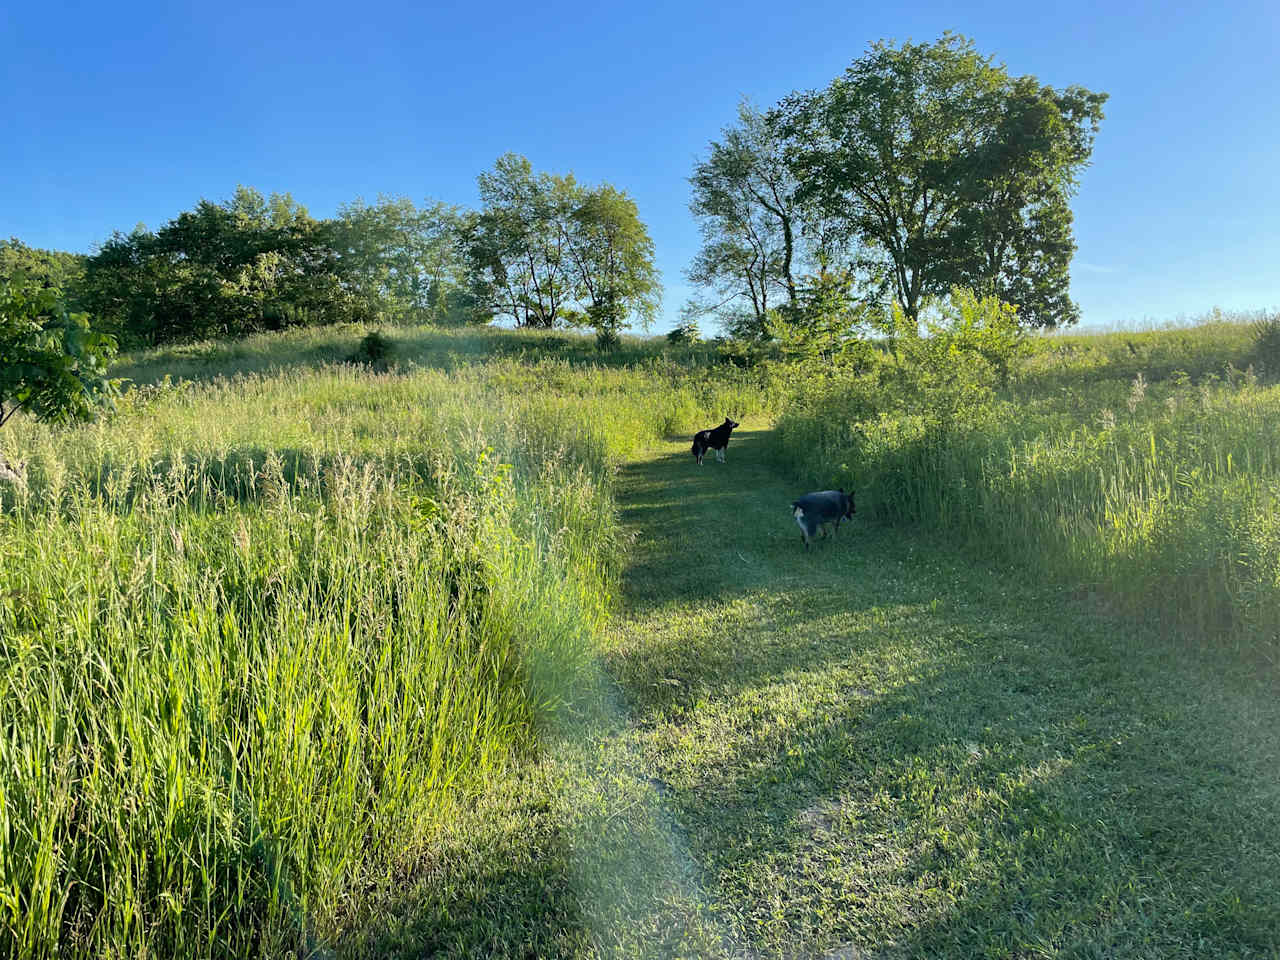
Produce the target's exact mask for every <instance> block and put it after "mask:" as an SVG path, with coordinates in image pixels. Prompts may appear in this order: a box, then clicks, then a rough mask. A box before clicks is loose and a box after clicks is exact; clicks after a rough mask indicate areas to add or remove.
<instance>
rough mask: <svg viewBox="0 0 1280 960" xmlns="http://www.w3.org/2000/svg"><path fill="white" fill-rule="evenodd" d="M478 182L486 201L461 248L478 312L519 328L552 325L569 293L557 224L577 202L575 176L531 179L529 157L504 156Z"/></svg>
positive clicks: (511, 154)
mask: <svg viewBox="0 0 1280 960" xmlns="http://www.w3.org/2000/svg"><path fill="white" fill-rule="evenodd" d="M476 180H477V183H478V185H479V188H480V199H481V201H482V203H483V204H484V206H483V208H482V209H481V211H480V213H479V214H478V216H477V217H476V218H475V219H474V220H473V222H472V223H471V224H470V228H469V231H468V236H467V237H466V239H465V241H464V249H465V250H466V256H467V262H468V268H469V271H470V276H471V292H472V295H473V297H474V300H475V302H476V304H477V309H479V310H480V311H481V312H482V313H485V314H488V315H490V316H492V315H495V314H496V315H498V316H509V317H511V318H512V319H513V320H514V321H515V323H516V326H518V327H541V328H544V329H550V328H551V327H554V326H555V325H556V322H557V321H558V320H560V319H562V317H561V309H562V308H563V307H564V306H565V305H566V301H567V300H568V299H569V297H570V288H569V281H568V278H567V276H566V268H567V267H568V263H567V259H566V255H565V250H564V231H563V229H562V227H561V225H562V223H563V220H564V218H566V217H567V216H568V214H569V211H570V210H571V209H572V204H573V200H574V199H575V198H574V192H575V189H576V184H575V183H574V182H573V178H572V177H568V178H557V177H552V176H550V175H549V174H545V173H543V174H538V175H537V176H535V175H534V173H533V165H532V164H531V163H529V161H528V160H526V159H525V158H524V157H521V156H518V155H516V154H514V153H508V154H504V155H503V156H501V157H499V158H498V161H497V162H496V163H495V164H494V167H493V170H492V171H488V172H486V173H482V174H480V176H479V177H477V178H476Z"/></svg>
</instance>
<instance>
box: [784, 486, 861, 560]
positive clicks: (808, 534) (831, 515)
mask: <svg viewBox="0 0 1280 960" xmlns="http://www.w3.org/2000/svg"><path fill="white" fill-rule="evenodd" d="M857 512H858V511H857V508H856V507H855V506H854V503H853V494H852V493H845V492H844V491H843V490H822V491H820V492H818V493H806V494H805V495H804V496H803V497H800V498H798V499H796V500H792V501H791V515H792V516H793V517H795V519H796V525H797V526H799V527H800V539H801V540H802V541H804V548H805V549H806V550H808V549H809V542H810V540H812V539H813V535H814V534H815V533H817V532H818V530H820V529H822V535H823V537H825V536H826V535H827V531H826V530H825V529H823V524H826V523H834V524H835V529H837V530H839V529H840V521H841V520H852V519H853V515H854V514H855V513H857Z"/></svg>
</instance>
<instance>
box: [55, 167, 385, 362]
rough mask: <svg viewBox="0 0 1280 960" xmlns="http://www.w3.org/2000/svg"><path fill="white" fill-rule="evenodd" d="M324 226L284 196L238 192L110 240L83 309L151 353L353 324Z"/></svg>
mask: <svg viewBox="0 0 1280 960" xmlns="http://www.w3.org/2000/svg"><path fill="white" fill-rule="evenodd" d="M341 266H342V264H341V262H340V260H339V258H338V256H337V253H336V251H335V249H334V239H333V236H332V231H331V228H330V227H329V225H328V224H327V223H325V222H321V221H316V220H314V219H312V218H311V217H310V216H309V215H308V213H307V211H306V209H305V208H304V207H302V206H300V205H299V204H298V203H296V202H295V201H294V200H293V198H292V197H291V196H289V195H288V194H272V196H271V197H270V198H269V199H268V198H264V197H263V196H262V194H261V193H259V192H258V191H256V190H253V189H252V188H248V187H239V188H237V190H236V192H235V194H234V196H233V197H232V198H231V199H230V200H229V201H227V202H225V203H221V204H216V203H211V202H209V201H208V200H201V201H200V202H199V203H198V204H196V206H195V208H194V209H193V210H189V211H186V212H184V213H181V214H179V215H178V216H177V217H176V218H175V219H173V220H171V221H169V223H167V224H166V225H165V226H163V227H162V228H161V229H160V230H158V231H156V232H155V233H152V232H151V231H149V230H147V229H146V228H145V227H141V226H140V227H138V228H136V229H135V230H134V231H133V233H131V234H128V235H127V236H126V235H124V234H121V233H118V232H117V233H115V234H113V235H112V237H111V238H110V239H108V240H107V242H106V243H104V244H103V245H102V247H101V248H100V249H99V250H98V252H97V253H96V254H95V255H94V256H92V257H90V258H89V260H88V262H87V264H86V267H85V275H84V279H83V281H82V282H81V283H80V284H79V288H80V296H81V300H82V302H83V303H84V305H85V306H86V307H87V308H88V309H89V310H90V312H91V313H92V314H93V315H94V316H95V317H97V318H98V319H99V321H100V322H101V323H102V324H103V325H104V326H105V327H106V328H107V329H109V330H111V331H113V332H115V333H118V334H119V335H121V336H123V337H127V338H128V339H130V340H132V341H134V342H140V343H147V344H154V343H165V342H171V341H175V340H189V339H196V338H201V337H214V336H244V335H245V334H248V333H253V332H256V331H259V330H275V329H280V328H282V327H286V326H292V325H296V324H302V323H317V322H319V323H332V322H336V321H340V320H352V319H359V318H360V317H361V316H362V312H361V304H360V303H359V301H358V300H357V298H356V297H355V296H354V294H353V293H352V290H351V285H350V284H348V283H346V282H345V281H344V278H343V276H342V274H341Z"/></svg>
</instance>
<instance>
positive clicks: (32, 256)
mask: <svg viewBox="0 0 1280 960" xmlns="http://www.w3.org/2000/svg"><path fill="white" fill-rule="evenodd" d="M84 262H85V257H84V255H83V254H79V253H65V252H63V251H61V250H40V249H37V248H36V247H29V246H27V245H26V244H25V243H23V242H22V241H21V240H19V239H18V238H17V237H11V238H10V239H8V240H0V279H2V278H6V277H13V276H14V275H15V274H17V273H18V272H19V271H21V272H23V273H25V274H26V275H27V276H28V277H30V278H31V279H33V280H36V281H38V282H39V283H40V284H41V285H43V286H47V287H56V288H58V289H59V290H62V291H63V292H64V293H70V291H72V290H73V288H74V287H75V285H76V284H77V283H78V282H79V280H80V277H81V276H82V275H83V274H84Z"/></svg>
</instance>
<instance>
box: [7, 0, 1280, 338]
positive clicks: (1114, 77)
mask: <svg viewBox="0 0 1280 960" xmlns="http://www.w3.org/2000/svg"><path fill="white" fill-rule="evenodd" d="M442 7H447V9H431V8H430V5H422V4H416V3H415V4H410V3H395V2H383V0H366V2H363V3H342V4H337V3H333V2H331V0H318V2H313V3H305V4H304V3H298V4H296V5H295V4H290V5H277V4H243V5H237V4H234V3H209V2H203V0H202V2H190V0H178V2H171V3H154V4H138V3H128V2H123V3H110V4H103V3H79V4H75V3H61V4H59V3H47V2H46V3H40V2H14V3H8V4H4V5H3V9H0V80H2V83H0V90H2V91H3V92H0V116H2V117H3V118H4V128H5V130H6V134H7V135H6V136H5V137H4V143H3V147H0V236H8V235H14V236H17V237H19V238H20V239H22V240H23V241H25V242H26V243H29V244H31V245H33V246H40V247H53V248H58V249H64V250H76V251H85V252H87V251H90V250H92V249H93V248H94V246H95V245H96V244H98V243H100V242H102V241H103V240H104V239H105V238H106V237H107V236H108V235H109V234H110V233H111V231H112V230H114V229H121V230H125V231H127V230H129V229H131V228H132V227H133V225H134V224H136V223H139V222H143V223H146V224H147V225H148V226H151V227H153V228H154V227H157V226H159V225H161V224H163V223H164V222H165V221H167V220H169V219H170V218H172V217H174V216H176V215H177V214H178V213H179V212H181V211H183V210H186V209H189V208H190V207H191V206H193V205H194V203H195V202H196V201H197V200H199V199H200V198H201V197H206V198H208V199H211V200H222V199H225V198H227V197H228V196H230V194H231V193H232V191H233V190H234V189H235V186H236V184H238V183H243V184H247V185H251V186H254V187H257V188H258V189H260V190H262V191H263V192H264V193H270V192H272V191H280V192H285V191H288V192H290V193H292V194H293V196H294V197H295V199H297V200H298V201H300V202H302V203H303V204H305V205H306V206H307V207H308V208H309V209H310V210H311V212H312V214H314V215H316V216H329V215H331V214H332V213H333V212H334V211H335V210H336V209H337V207H338V205H339V204H340V203H342V202H344V201H348V200H351V199H353V198H355V197H357V196H364V197H365V198H367V199H373V198H375V197H376V196H377V195H378V194H379V193H388V194H397V195H399V194H402V195H406V196H409V197H411V198H413V199H414V200H422V199H424V198H432V199H442V200H447V201H450V202H454V203H460V204H465V205H474V203H475V202H476V194H475V176H476V174H477V173H479V172H480V171H481V170H484V169H487V168H489V167H491V166H492V164H493V162H494V160H495V159H496V158H497V157H498V156H499V155H500V154H502V153H504V152H506V151H509V150H510V151H515V152H517V153H522V154H524V155H526V156H527V157H529V159H530V160H531V161H532V162H533V164H534V167H535V169H538V170H546V171H551V172H567V171H570V170H572V171H573V172H574V173H575V174H576V175H577V176H578V178H579V179H581V180H586V181H589V182H596V181H600V180H607V181H609V182H610V183H613V184H614V185H615V186H618V187H620V188H622V189H625V190H627V191H629V192H630V193H631V194H632V196H633V197H635V199H636V201H637V203H638V205H639V208H640V214H641V217H642V218H643V219H644V220H645V222H646V223H648V225H649V228H650V231H651V233H652V235H653V238H654V242H655V243H656V245H657V250H658V264H659V267H660V268H661V270H662V274H663V280H664V283H665V286H666V297H665V302H664V312H665V314H666V318H665V319H664V320H662V321H660V324H659V327H658V328H657V329H658V330H660V331H661V330H665V329H667V328H668V326H669V325H670V324H671V322H672V318H674V317H675V316H676V312H677V310H678V309H679V306H680V304H681V303H682V302H683V301H684V300H685V299H686V297H687V296H688V294H689V292H690V291H689V288H688V286H687V284H686V282H685V280H684V276H683V275H684V270H685V268H686V266H687V265H688V263H689V261H690V259H691V258H692V256H693V254H694V251H695V250H696V248H697V243H698V235H697V230H696V227H695V224H694V222H693V219H692V217H691V216H690V214H689V212H688V198H689V188H688V183H687V181H686V177H688V175H689V173H690V171H691V169H692V166H693V164H694V162H695V159H696V158H698V157H699V156H701V155H702V154H703V153H704V152H705V149H706V145H707V142H708V141H709V140H711V139H712V138H714V137H716V136H717V134H718V132H719V131H720V129H721V128H722V127H723V126H724V125H726V124H727V123H730V122H731V121H732V120H733V119H734V116H735V108H736V104H737V102H738V100H739V99H740V98H741V97H743V96H746V97H748V98H750V99H751V100H753V101H754V102H756V103H757V104H759V105H761V106H768V105H770V104H772V103H774V102H775V101H776V100H777V99H778V98H779V97H781V96H783V95H785V94H787V93H789V92H790V91H792V90H796V89H808V88H813V87H819V86H824V85H825V84H826V83H828V82H829V81H830V80H831V79H832V78H833V77H835V76H836V75H838V74H839V73H840V72H841V71H842V70H843V69H844V68H845V67H846V66H847V65H848V64H849V63H850V61H852V60H853V59H855V58H856V57H858V56H860V55H861V54H862V53H863V52H864V51H865V50H866V48H867V45H868V44H869V43H870V42H872V41H874V40H878V39H894V40H905V39H912V40H916V41H922V40H932V39H935V38H937V37H938V36H939V35H940V34H941V33H942V32H943V31H944V30H948V29H949V30H953V31H956V32H959V33H963V34H965V35H967V36H969V37H971V38H972V39H973V40H974V41H975V43H976V44H977V46H978V48H979V49H980V50H981V51H982V52H984V53H988V54H993V55H995V56H996V58H997V59H999V60H1003V61H1004V62H1005V63H1007V64H1008V66H1009V68H1010V70H1011V71H1012V72H1013V73H1015V74H1034V75H1036V76H1038V77H1039V78H1040V79H1041V80H1042V81H1044V82H1047V83H1051V84H1053V85H1055V86H1065V85H1067V84H1071V83H1079V84H1082V85H1084V86H1086V87H1088V88H1090V89H1093V90H1100V91H1105V92H1107V93H1109V94H1110V95H1111V99H1110V101H1109V103H1108V104H1107V107H1106V112H1107V117H1106V120H1105V121H1104V123H1103V126H1102V131H1101V133H1100V135H1099V137H1098V140H1097V144H1096V147H1095V150H1094V156H1093V165H1092V167H1091V168H1089V169H1088V170H1087V171H1086V172H1085V174H1084V176H1083V179H1082V183H1081V189H1080V192H1079V194H1078V196H1077V197H1076V199H1075V203H1074V208H1075V213H1076V238H1077V240H1078V242H1079V248H1080V249H1079V251H1078V253H1077V255H1076V260H1075V264H1074V267H1073V283H1072V290H1073V294H1074V296H1075V298H1076V300H1077V301H1078V302H1079V303H1080V305H1081V307H1082V310H1083V314H1084V322H1085V323H1087V324H1106V325H1114V324H1126V323H1133V322H1141V321H1143V320H1144V319H1154V320H1167V319H1172V318H1175V317H1177V316H1178V315H1195V314H1199V313H1202V312H1205V311H1207V310H1209V309H1210V308H1212V307H1213V306H1215V305H1217V306H1221V307H1223V308H1226V309H1254V308H1264V307H1265V308H1273V307H1280V174H1278V171H1280V3H1276V2H1275V0H1244V2H1239V3H1229V4H1224V5H1221V6H1219V5H1217V4H1212V5H1211V4H1204V5H1203V6H1202V7H1201V8H1200V9H1196V10H1193V9H1190V8H1189V7H1187V6H1186V5H1180V4H1157V3H1148V4H1143V5H1138V4H1122V3H1115V2H1114V0H1111V2H1106V3H1101V2H1098V3H1085V4H1080V3H1076V4H1064V5H1060V6H1054V5H1052V4H1046V3H1028V2H1023V3H1012V2H1007V0H1006V2H995V3H968V4H963V5H959V4H955V3H918V4H886V3H875V4H871V3H851V2H846V3H829V4H818V3H810V2H805V0H795V2H785V3H779V4H763V3H759V2H756V0H746V2H741V0H740V2H732V3H729V2H724V3H716V4H699V3H696V2H694V3H690V2H682V3H667V2H657V3H625V4H621V3H620V4H604V5H597V4H594V3H581V2H579V3H563V2H550V3H547V2H544V3H527V2H522V3H510V2H508V0H494V2H490V3H485V4H478V3H477V4H469V5H464V4H457V5H453V4H448V5H442Z"/></svg>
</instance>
